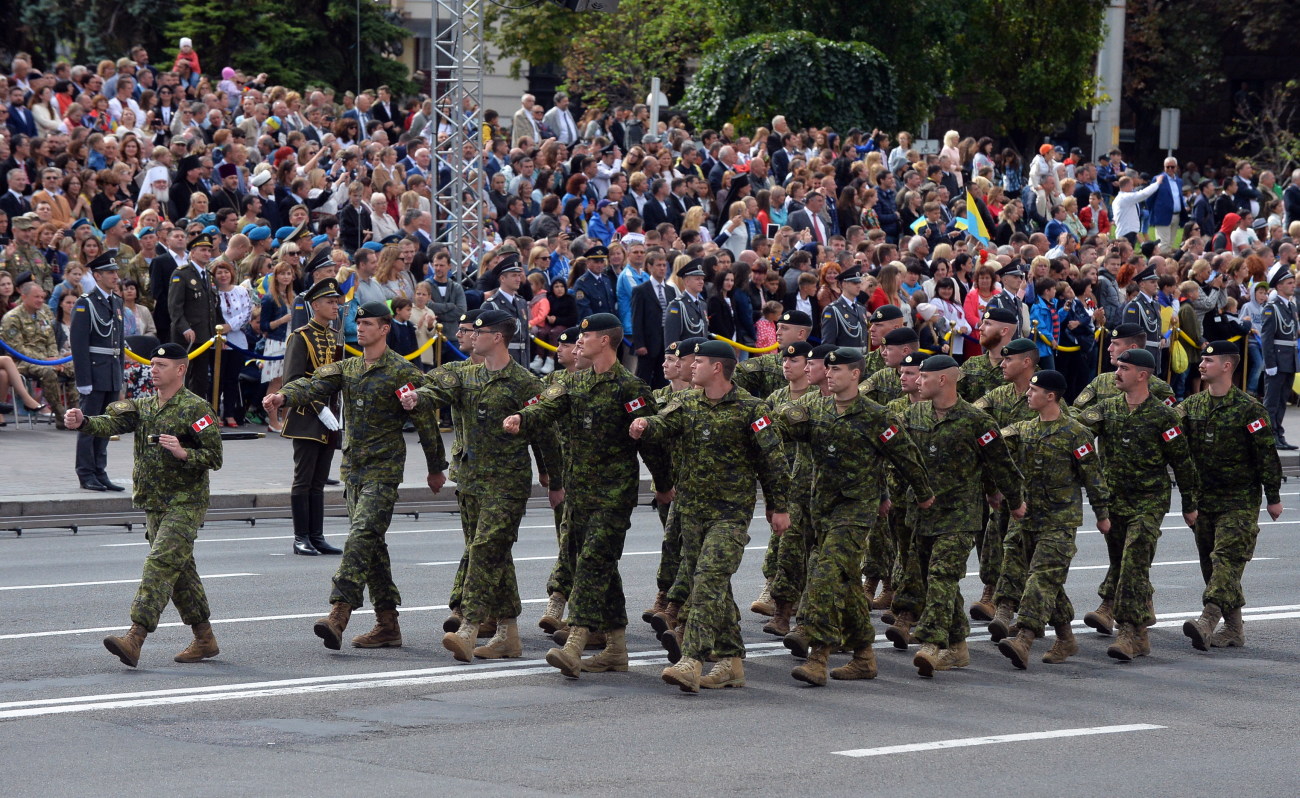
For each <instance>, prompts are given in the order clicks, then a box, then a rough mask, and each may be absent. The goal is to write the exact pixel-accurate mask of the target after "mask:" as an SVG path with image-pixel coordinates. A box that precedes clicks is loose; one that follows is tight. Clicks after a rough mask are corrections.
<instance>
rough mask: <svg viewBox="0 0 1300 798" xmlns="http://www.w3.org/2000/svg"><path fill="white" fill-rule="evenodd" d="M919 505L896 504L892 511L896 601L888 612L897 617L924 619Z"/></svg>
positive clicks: (890, 527)
mask: <svg viewBox="0 0 1300 798" xmlns="http://www.w3.org/2000/svg"><path fill="white" fill-rule="evenodd" d="M916 515H917V513H916V505H915V504H912V503H911V502H910V501H909V502H908V503H907V505H906V506H902V507H900V506H899V505H897V504H895V505H894V506H893V507H891V508H890V510H889V529H890V532H891V533H892V534H893V536H894V544H895V547H896V548H895V551H894V570H893V572H892V573H893V582H894V601H893V603H891V604H890V605H889V609H890V610H891V611H892V612H893V613H894V614H895V615H897V614H898V613H900V612H910V613H912V614H913V615H915V616H916V617H918V618H919V617H921V611H922V610H923V609H924V608H925V577H924V576H922V575H921V559H920V556H919V555H918V553H917V548H916V533H915V531H914V525H915V523H916Z"/></svg>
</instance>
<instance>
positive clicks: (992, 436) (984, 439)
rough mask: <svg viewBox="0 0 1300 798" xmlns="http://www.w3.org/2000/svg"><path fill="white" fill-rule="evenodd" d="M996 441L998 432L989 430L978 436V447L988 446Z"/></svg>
mask: <svg viewBox="0 0 1300 798" xmlns="http://www.w3.org/2000/svg"><path fill="white" fill-rule="evenodd" d="M997 439H998V431H997V430H995V429H991V430H989V431H988V432H986V433H984V434H983V435H981V436H980V440H979V444H980V446H988V445H989V444H990V443H992V442H993V441H995V440H997Z"/></svg>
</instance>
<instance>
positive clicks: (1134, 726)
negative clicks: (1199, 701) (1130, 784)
mask: <svg viewBox="0 0 1300 798" xmlns="http://www.w3.org/2000/svg"><path fill="white" fill-rule="evenodd" d="M1163 728H1166V727H1164V726H1156V725H1155V724H1152V723H1130V724H1126V725H1123V726H1090V727H1087V728H1082V729H1055V730H1053V731H1042V732H1026V733H1023V734H995V735H992V736H990V737H960V738H957V739H955V740H935V741H933V742H929V743H909V744H907V745H886V746H883V747H881V748H858V749H854V750H852V751H833V752H832V753H834V754H837V755H839V756H851V757H867V756H883V755H885V754H910V753H913V752H915V751H938V750H941V749H945V748H969V747H970V746H973V745H996V744H998V743H1020V742H1026V741H1030V740H1055V739H1059V738H1062V737H1087V736H1089V735H1094V734H1121V733H1123V732H1134V731H1152V730H1155V729H1163Z"/></svg>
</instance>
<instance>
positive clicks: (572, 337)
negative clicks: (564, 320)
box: [560, 327, 582, 344]
mask: <svg viewBox="0 0 1300 798" xmlns="http://www.w3.org/2000/svg"><path fill="white" fill-rule="evenodd" d="M580 332H582V330H579V329H578V328H577V327H570V328H568V329H567V330H565V331H564V332H562V333H560V343H562V344H576V343H577V342H578V333H580Z"/></svg>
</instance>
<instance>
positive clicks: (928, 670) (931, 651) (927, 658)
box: [912, 643, 943, 677]
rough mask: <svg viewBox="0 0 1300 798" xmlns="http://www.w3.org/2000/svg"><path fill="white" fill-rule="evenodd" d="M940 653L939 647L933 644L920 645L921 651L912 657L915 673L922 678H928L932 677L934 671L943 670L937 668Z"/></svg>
mask: <svg viewBox="0 0 1300 798" xmlns="http://www.w3.org/2000/svg"><path fill="white" fill-rule="evenodd" d="M941 653H942V652H940V650H939V647H938V646H937V645H935V644H934V643H925V644H924V645H922V646H921V650H920V651H917V652H916V656H915V657H912V664H913V665H915V666H916V672H917V673H919V674H921V675H922V676H926V677H930V676H933V675H934V672H935V671H937V670H943V668H940V667H939V656H940V654H941Z"/></svg>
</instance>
